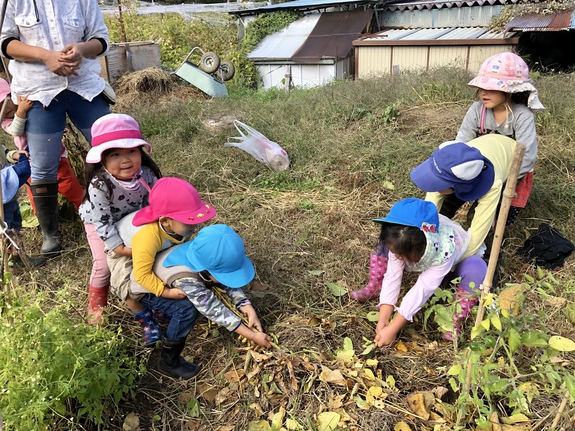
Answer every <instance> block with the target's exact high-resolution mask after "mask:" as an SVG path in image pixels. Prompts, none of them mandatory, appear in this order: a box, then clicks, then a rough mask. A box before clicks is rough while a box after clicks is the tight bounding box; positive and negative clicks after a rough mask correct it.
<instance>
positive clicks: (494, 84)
mask: <svg viewBox="0 0 575 431" xmlns="http://www.w3.org/2000/svg"><path fill="white" fill-rule="evenodd" d="M467 85H469V86H470V87H477V88H481V89H483V90H495V91H503V92H504V93H523V92H525V91H527V92H529V99H528V103H527V106H528V107H529V109H531V110H532V111H533V112H538V111H542V110H544V109H545V107H544V106H543V105H542V103H541V101H540V100H539V96H538V95H537V89H536V88H535V86H534V85H533V81H532V80H531V79H530V78H529V67H528V66H527V63H525V61H523V59H522V58H521V57H519V56H518V55H517V54H514V53H512V52H502V53H499V54H495V55H493V56H491V57H489V58H488V59H487V60H485V61H484V62H483V64H482V65H481V67H480V68H479V73H478V74H477V76H476V77H475V78H473V79H472V80H471V81H469V84H467Z"/></svg>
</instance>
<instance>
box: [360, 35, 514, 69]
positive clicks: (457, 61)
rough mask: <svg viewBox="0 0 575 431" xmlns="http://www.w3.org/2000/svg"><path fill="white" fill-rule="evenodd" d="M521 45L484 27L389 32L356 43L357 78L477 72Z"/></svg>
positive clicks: (367, 37) (511, 38)
mask: <svg viewBox="0 0 575 431" xmlns="http://www.w3.org/2000/svg"><path fill="white" fill-rule="evenodd" d="M508 36H510V35H508ZM518 42H519V38H516V37H504V36H503V33H496V32H490V31H487V30H486V29H485V28H482V27H473V28H457V27H450V28H439V29H438V28H432V29H429V28H427V29H391V30H385V31H382V32H379V33H377V34H374V35H369V36H366V37H363V38H361V39H359V40H356V41H354V43H353V45H354V46H355V48H356V52H355V64H356V70H355V76H356V77H357V78H368V77H373V76H381V75H387V74H398V73H403V72H406V71H421V70H430V69H433V68H437V67H446V66H448V67H461V68H463V69H465V70H474V71H475V70H477V69H478V68H479V66H480V65H481V63H482V62H483V61H484V60H485V59H486V58H488V57H490V56H492V55H494V54H497V53H499V52H504V51H512V50H513V49H514V47H515V46H516V45H517V43H518Z"/></svg>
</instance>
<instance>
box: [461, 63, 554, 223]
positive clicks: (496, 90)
mask: <svg viewBox="0 0 575 431" xmlns="http://www.w3.org/2000/svg"><path fill="white" fill-rule="evenodd" d="M468 85H469V86H470V87H474V88H477V97H478V99H479V100H478V101H477V102H475V103H474V104H473V105H472V106H471V107H470V108H469V110H468V111H467V114H466V115H465V117H464V119H463V122H462V123H461V126H460V128H459V131H458V133H457V137H456V138H455V140H456V141H461V142H469V141H471V140H472V139H475V138H477V137H479V136H482V135H487V134H490V133H496V134H500V135H503V136H508V137H510V138H512V139H514V140H515V141H516V142H517V143H520V144H523V145H525V156H524V157H523V161H522V163H521V167H520V171H519V174H520V179H519V181H518V183H517V188H516V197H515V199H514V200H513V202H512V203H511V209H510V211H509V216H508V218H507V223H508V224H511V223H513V222H514V221H515V219H516V217H517V215H518V214H519V211H520V210H521V208H525V205H526V204H527V200H528V198H529V195H530V193H531V187H532V184H533V166H534V165H535V161H536V159H537V136H536V131H535V113H536V112H539V111H542V110H543V109H545V108H544V106H543V105H542V104H541V102H540V100H539V96H538V94H537V89H536V88H535V86H534V85H533V81H532V80H531V79H530V78H529V67H528V66H527V64H526V63H525V61H524V60H523V59H522V58H521V57H519V56H518V55H517V54H514V53H512V52H502V53H500V54H496V55H494V56H492V57H489V58H488V59H487V60H485V61H484V62H483V64H482V65H481V67H480V68H479V72H478V74H477V76H476V77H475V78H473V79H472V80H471V81H470V82H469V84H468Z"/></svg>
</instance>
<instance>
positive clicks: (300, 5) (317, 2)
mask: <svg viewBox="0 0 575 431" xmlns="http://www.w3.org/2000/svg"><path fill="white" fill-rule="evenodd" d="M377 3H380V0H295V1H288V2H286V3H279V4H272V5H268V6H262V7H256V8H252V9H240V10H235V11H230V12H229V13H230V14H231V15H237V16H244V15H257V14H260V13H266V12H275V11H278V10H299V11H309V10H320V9H327V8H332V7H339V6H350V5H353V6H361V5H369V4H373V5H375V4H377Z"/></svg>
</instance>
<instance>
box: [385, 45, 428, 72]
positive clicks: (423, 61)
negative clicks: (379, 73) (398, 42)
mask: <svg viewBox="0 0 575 431" xmlns="http://www.w3.org/2000/svg"><path fill="white" fill-rule="evenodd" d="M397 66H399V73H402V72H405V71H406V70H411V71H418V70H425V69H427V47H419V46H394V47H393V60H392V66H391V67H392V69H393V68H394V67H397ZM393 72H395V70H393Z"/></svg>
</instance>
